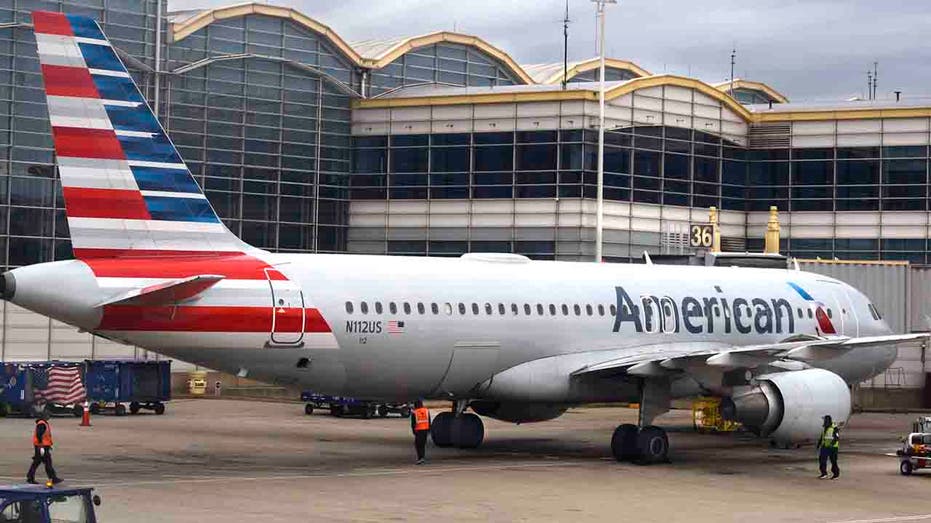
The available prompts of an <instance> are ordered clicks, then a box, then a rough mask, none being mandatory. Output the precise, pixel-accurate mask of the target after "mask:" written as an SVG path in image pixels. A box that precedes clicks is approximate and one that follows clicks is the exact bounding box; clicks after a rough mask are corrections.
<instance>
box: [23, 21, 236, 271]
mask: <svg viewBox="0 0 931 523" xmlns="http://www.w3.org/2000/svg"><path fill="white" fill-rule="evenodd" d="M32 18H33V22H34V26H35V35H36V44H37V46H38V54H39V62H40V64H41V68H42V77H43V80H44V82H45V94H46V98H47V101H48V110H49V119H50V121H51V125H52V134H53V137H54V142H55V153H56V156H57V163H58V170H59V173H60V175H61V184H62V191H63V193H64V199H65V210H66V213H67V216H68V227H69V229H70V232H71V241H72V246H73V248H74V255H75V257H76V258H79V259H89V258H111V257H138V256H145V257H150V256H166V255H178V254H184V255H189V254H205V255H207V254H219V253H223V254H228V253H241V252H244V251H247V250H252V248H251V247H249V246H248V245H247V244H245V243H243V242H242V241H241V240H239V238H237V237H236V236H235V235H234V234H233V233H231V232H230V231H229V229H227V228H226V226H225V225H223V222H221V221H220V218H219V217H218V216H217V214H216V213H215V212H214V210H213V208H212V207H211V205H210V203H209V202H208V201H207V198H206V196H204V193H203V191H201V188H200V186H198V184H197V182H196V181H195V180H194V177H193V176H192V175H191V172H190V170H189V169H188V168H187V166H186V165H185V163H184V161H183V160H182V159H181V156H180V155H179V154H178V150H177V149H176V148H175V146H174V144H173V143H172V142H171V140H170V139H169V138H168V135H167V134H166V133H165V130H164V129H163V128H162V126H161V124H159V122H158V119H157V118H156V116H155V115H154V114H153V113H152V110H151V109H150V108H149V106H148V104H147V103H146V101H145V99H144V98H143V96H142V93H141V92H140V91H139V88H138V87H137V86H136V83H135V82H134V81H133V78H132V76H130V74H129V72H128V71H127V70H126V67H125V66H124V65H123V62H122V61H121V60H120V58H119V56H117V54H116V52H115V50H114V49H113V48H112V47H111V46H110V42H109V41H108V40H107V37H106V36H104V34H103V31H101V29H100V26H99V25H97V22H96V21H94V20H93V19H91V18H88V17H85V16H76V15H65V14H62V13H54V12H47V11H36V12H34V13H33V14H32Z"/></svg>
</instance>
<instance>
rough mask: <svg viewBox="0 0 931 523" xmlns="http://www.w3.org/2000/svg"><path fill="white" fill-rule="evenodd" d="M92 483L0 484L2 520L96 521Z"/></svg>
mask: <svg viewBox="0 0 931 523" xmlns="http://www.w3.org/2000/svg"><path fill="white" fill-rule="evenodd" d="M93 490H94V489H92V488H90V487H74V488H61V487H50V486H42V485H29V484H25V485H0V523H14V522H15V523H53V522H54V523H59V522H61V523H97V517H96V514H95V513H94V507H95V506H100V496H97V495H96V494H94V495H92V492H93Z"/></svg>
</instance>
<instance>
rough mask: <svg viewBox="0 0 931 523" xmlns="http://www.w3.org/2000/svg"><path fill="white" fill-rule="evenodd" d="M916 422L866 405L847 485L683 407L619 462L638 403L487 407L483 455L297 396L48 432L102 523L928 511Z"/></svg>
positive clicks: (853, 425)
mask: <svg viewBox="0 0 931 523" xmlns="http://www.w3.org/2000/svg"><path fill="white" fill-rule="evenodd" d="M143 412H145V411H143ZM435 412H436V411H434V413H435ZM915 416H916V415H914V414H859V415H855V416H854V417H853V418H852V419H851V422H850V424H849V426H848V427H847V428H846V429H845V430H844V431H843V432H842V438H843V439H842V441H843V443H842V447H841V459H840V464H841V470H842V472H841V477H840V478H839V479H837V480H834V481H826V480H818V479H817V475H818V472H817V459H816V453H815V449H814V448H813V447H810V446H809V447H802V448H797V449H789V450H784V449H775V448H771V447H770V446H769V445H768V442H766V441H765V440H760V439H757V438H754V437H751V436H749V435H747V434H733V433H731V434H712V435H708V434H697V433H695V432H694V431H693V430H692V427H691V416H690V413H689V412H688V411H681V410H680V411H672V412H670V413H668V414H666V415H664V416H662V417H661V418H659V419H658V420H657V422H658V423H657V424H659V425H661V426H664V427H665V428H667V430H669V431H670V445H671V460H672V462H671V463H669V464H665V465H655V466H649V467H642V466H637V465H633V464H628V463H617V462H615V461H614V460H613V459H612V458H611V456H610V451H609V448H608V443H609V441H610V438H611V433H612V431H613V429H614V427H615V426H616V425H617V424H618V423H622V422H631V421H633V420H635V419H636V411H635V410H633V409H625V408H579V409H572V410H570V411H569V412H567V413H566V414H565V415H564V416H562V417H561V418H558V419H556V420H553V421H549V422H544V423H536V424H525V425H512V424H507V423H502V422H497V421H494V420H490V419H487V418H486V419H484V421H485V428H486V438H485V443H484V444H483V446H482V447H481V448H480V449H477V450H458V449H439V448H435V447H432V445H430V446H428V449H427V451H428V463H427V464H426V465H423V466H417V465H414V449H413V445H412V437H411V434H410V423H409V421H407V420H406V419H400V418H398V417H397V416H394V415H393V416H392V417H389V418H386V419H380V418H375V419H370V420H363V419H352V418H333V417H331V416H329V415H327V414H323V413H320V414H317V413H315V414H313V415H311V416H307V415H305V414H304V413H303V406H302V405H300V404H295V403H291V404H287V403H270V402H256V401H232V400H207V399H199V400H176V401H173V402H171V403H169V404H168V409H167V412H166V414H165V415H164V416H156V415H154V414H152V413H143V414H140V415H137V416H125V417H119V418H117V417H114V416H112V415H107V414H101V415H98V416H95V417H94V418H93V419H92V423H93V426H92V427H79V422H80V419H78V418H67V417H62V418H54V419H53V420H52V430H53V434H54V438H55V443H56V445H55V449H54V460H55V466H56V468H57V469H58V472H59V474H60V475H61V476H63V477H64V478H65V480H66V483H65V485H88V486H94V487H96V489H97V490H96V492H97V493H99V494H100V496H101V498H102V499H103V504H102V506H101V507H99V508H98V520H99V521H101V522H113V521H118V522H119V521H132V522H134V523H144V522H163V521H171V522H197V523H204V522H213V521H248V520H253V521H263V522H265V521H288V522H293V521H310V520H314V521H384V520H414V521H422V520H447V521H459V520H491V521H566V520H573V521H608V520H611V521H618V520H636V521H690V522H691V521H748V520H749V521H757V522H761V521H762V522H768V521H806V522H808V521H823V522H843V523H853V522H857V523H867V522H875V523H879V522H883V523H886V522H898V521H929V522H931V496H929V495H928V492H929V490H931V472H927V473H924V472H923V471H919V472H917V473H916V474H915V475H913V476H911V477H905V476H901V475H900V474H899V471H898V462H897V460H896V459H895V458H894V457H890V456H888V455H887V454H888V453H890V452H895V449H896V448H897V447H898V445H899V438H900V437H901V436H903V435H904V434H906V433H907V432H908V430H909V427H910V426H911V421H912V420H913V419H914V418H915ZM32 427H33V421H32V420H29V419H16V418H6V419H0V449H2V451H0V482H20V481H22V480H23V477H24V474H25V471H26V468H27V467H28V465H29V460H30V457H31V455H32V449H31V437H30V434H31V432H30V431H31V430H32ZM40 475H41V468H40Z"/></svg>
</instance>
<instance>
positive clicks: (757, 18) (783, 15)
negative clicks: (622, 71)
mask: <svg viewBox="0 0 931 523" xmlns="http://www.w3.org/2000/svg"><path fill="white" fill-rule="evenodd" d="M237 1H238V0H227V1H223V0H169V4H168V5H169V8H170V9H172V10H177V9H188V8H195V7H211V6H219V5H227V4H230V3H236V2H237ZM266 3H271V4H274V5H280V6H286V7H294V8H297V9H298V10H300V11H302V12H304V13H305V14H307V15H308V16H310V17H312V18H315V19H317V20H318V21H320V22H322V23H325V24H327V25H329V26H330V27H332V28H333V29H334V30H336V32H338V33H339V34H340V35H341V36H342V37H343V38H344V39H346V40H347V41H349V42H354V41H358V40H365V39H370V38H391V37H397V36H409V35H416V34H422V33H427V32H431V31H436V30H453V29H455V30H456V31H459V32H465V33H470V34H475V35H478V36H480V37H482V38H484V39H485V40H487V41H488V42H490V43H492V44H493V45H496V46H498V47H499V48H501V49H503V50H505V51H506V52H508V53H509V54H510V55H511V56H512V57H513V58H514V59H515V60H517V62H518V63H521V64H531V63H541V62H560V61H562V18H563V13H564V10H565V0H272V1H269V2H266ZM594 7H595V6H594V4H593V3H592V2H590V1H589V0H570V1H569V17H570V19H571V20H572V23H571V24H570V28H569V59H570V60H576V59H585V58H590V57H592V56H595V55H596V42H595V36H594V27H595V14H594V13H595V9H594ZM607 25H608V31H607V32H606V34H607V48H608V55H609V56H611V57H614V58H620V59H625V60H630V61H633V62H635V63H637V64H639V65H640V66H641V67H644V68H645V69H647V70H649V71H651V72H653V73H663V72H667V73H674V74H681V75H686V76H695V77H698V78H701V79H703V80H705V81H707V82H709V83H715V82H719V81H724V80H726V79H727V78H728V75H729V70H730V53H731V49H732V48H733V47H734V46H736V48H737V66H736V76H737V77H738V78H746V79H752V80H758V81H762V82H766V83H767V84H769V85H771V86H773V87H774V88H775V89H777V90H778V91H780V92H782V93H783V94H785V95H786V96H788V97H789V98H790V99H791V100H792V101H814V100H836V99H844V98H850V97H852V96H863V95H865V93H866V71H867V69H868V68H871V67H872V63H873V61H878V62H879V89H878V90H879V97H880V98H886V97H889V98H892V97H893V96H894V95H893V94H892V92H893V91H895V90H901V91H903V98H915V97H920V96H931V45H929V44H928V35H929V34H931V1H929V0H705V1H700V0H659V1H657V0H620V1H619V3H618V4H616V5H611V6H608V17H607Z"/></svg>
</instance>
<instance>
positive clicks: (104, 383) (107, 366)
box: [84, 360, 171, 416]
mask: <svg viewBox="0 0 931 523" xmlns="http://www.w3.org/2000/svg"><path fill="white" fill-rule="evenodd" d="M85 365H86V369H87V370H86V374H85V380H84V381H85V383H86V385H87V397H88V400H89V401H90V402H91V405H90V409H91V414H99V413H100V412H103V411H109V412H113V414H115V415H117V416H123V415H125V414H126V412H127V405H128V411H129V413H130V414H138V413H139V411H140V410H142V409H147V410H152V411H154V412H155V414H158V415H161V414H164V413H165V402H167V401H169V400H170V399H171V362H170V361H136V360H87V361H86V362H85Z"/></svg>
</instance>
